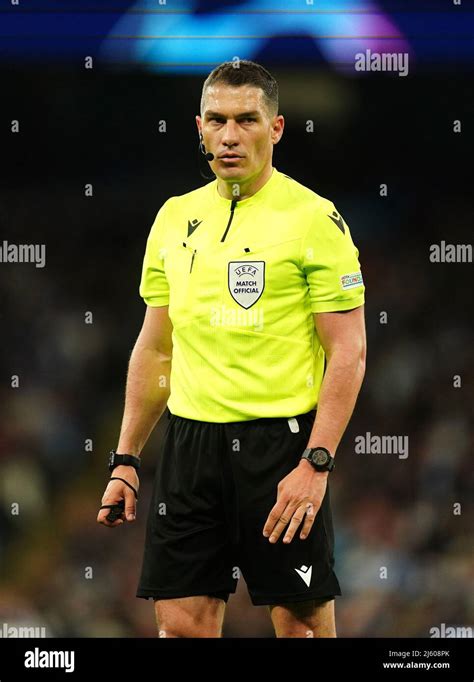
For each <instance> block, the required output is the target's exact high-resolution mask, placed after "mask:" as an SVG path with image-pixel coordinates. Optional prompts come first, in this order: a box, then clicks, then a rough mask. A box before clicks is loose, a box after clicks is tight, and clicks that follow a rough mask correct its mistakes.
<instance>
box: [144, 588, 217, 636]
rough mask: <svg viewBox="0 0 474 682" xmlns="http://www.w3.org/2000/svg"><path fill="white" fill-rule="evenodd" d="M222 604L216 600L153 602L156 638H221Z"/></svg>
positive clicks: (186, 599) (194, 599)
mask: <svg viewBox="0 0 474 682" xmlns="http://www.w3.org/2000/svg"><path fill="white" fill-rule="evenodd" d="M223 610H224V607H223V604H221V603H220V601H218V600H217V599H216V600H214V599H206V598H202V597H201V598H185V599H181V600H173V601H161V602H160V601H155V616H156V625H157V628H158V637H162V638H166V637H187V638H191V637H192V638H195V637H222V622H223Z"/></svg>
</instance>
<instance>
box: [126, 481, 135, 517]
mask: <svg viewBox="0 0 474 682" xmlns="http://www.w3.org/2000/svg"><path fill="white" fill-rule="evenodd" d="M135 500H136V498H135V493H134V492H133V490H130V488H126V489H125V518H126V519H127V521H135V516H136V501H135Z"/></svg>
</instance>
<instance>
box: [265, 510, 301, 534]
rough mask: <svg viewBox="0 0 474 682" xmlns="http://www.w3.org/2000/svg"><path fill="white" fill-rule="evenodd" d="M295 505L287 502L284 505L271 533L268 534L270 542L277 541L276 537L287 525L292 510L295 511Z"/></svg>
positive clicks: (292, 512)
mask: <svg viewBox="0 0 474 682" xmlns="http://www.w3.org/2000/svg"><path fill="white" fill-rule="evenodd" d="M296 509H297V507H296V505H295V504H288V505H287V506H286V507H285V510H284V511H283V513H282V514H281V515H280V518H279V519H278V521H277V523H276V525H275V527H274V529H273V530H272V533H271V535H270V538H269V540H270V542H271V543H274V542H277V540H278V538H279V537H280V535H281V534H282V533H283V531H284V530H285V528H286V527H287V525H288V524H289V523H290V521H291V519H292V516H293V514H294V512H295V511H296Z"/></svg>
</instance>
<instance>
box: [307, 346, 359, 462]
mask: <svg viewBox="0 0 474 682" xmlns="http://www.w3.org/2000/svg"><path fill="white" fill-rule="evenodd" d="M364 374H365V358H364V356H363V355H362V354H359V353H357V352H356V353H354V351H353V350H345V349H343V348H341V349H339V350H335V351H334V353H333V354H332V355H331V356H330V357H329V358H328V363H327V367H326V371H325V373H324V378H323V382H322V384H321V389H320V393H319V400H318V407H317V411H316V419H315V421H314V426H313V429H312V431H311V435H310V438H309V441H308V447H317V446H322V447H325V448H327V449H328V450H329V452H330V453H331V454H332V455H333V456H334V455H335V453H336V450H337V447H338V445H339V443H340V441H341V438H342V436H343V434H344V431H345V430H346V427H347V424H348V423H349V419H350V418H351V415H352V412H353V411H354V407H355V404H356V400H357V396H358V394H359V391H360V387H361V385H362V381H363V378H364Z"/></svg>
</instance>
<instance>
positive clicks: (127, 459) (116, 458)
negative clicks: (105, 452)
mask: <svg viewBox="0 0 474 682" xmlns="http://www.w3.org/2000/svg"><path fill="white" fill-rule="evenodd" d="M119 464H125V465H128V466H132V467H134V468H135V469H137V470H138V469H139V468H140V457H136V456H135V455H117V453H116V452H115V450H111V451H110V454H109V471H113V470H114V469H115V467H117V466H119Z"/></svg>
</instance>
